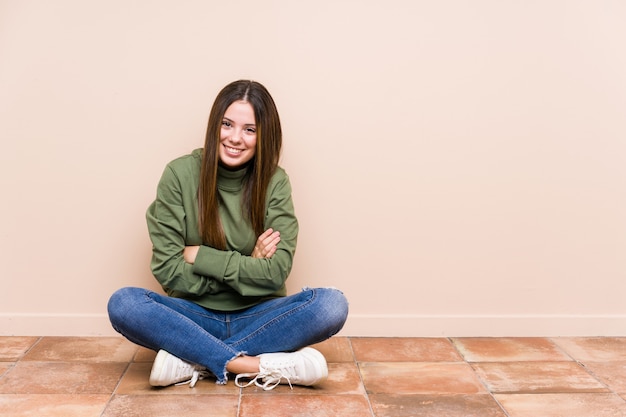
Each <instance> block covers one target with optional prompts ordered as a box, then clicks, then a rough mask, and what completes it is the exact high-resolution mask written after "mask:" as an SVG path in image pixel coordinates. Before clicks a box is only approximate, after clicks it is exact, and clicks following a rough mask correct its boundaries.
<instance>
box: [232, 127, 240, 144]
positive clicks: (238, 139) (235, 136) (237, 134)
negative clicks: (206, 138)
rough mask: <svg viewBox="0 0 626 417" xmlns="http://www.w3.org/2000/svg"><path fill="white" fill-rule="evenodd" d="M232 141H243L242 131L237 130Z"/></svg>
mask: <svg viewBox="0 0 626 417" xmlns="http://www.w3.org/2000/svg"><path fill="white" fill-rule="evenodd" d="M230 140H231V141H232V142H240V141H241V130H239V129H235V130H234V131H233V134H232V136H231V137H230Z"/></svg>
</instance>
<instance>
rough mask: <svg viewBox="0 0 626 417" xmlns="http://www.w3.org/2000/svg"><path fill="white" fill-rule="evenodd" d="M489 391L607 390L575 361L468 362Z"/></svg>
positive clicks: (555, 391)
mask: <svg viewBox="0 0 626 417" xmlns="http://www.w3.org/2000/svg"><path fill="white" fill-rule="evenodd" d="M472 366H473V367H474V369H475V370H476V373H477V374H478V376H479V377H480V378H481V379H482V380H483V381H484V382H485V384H486V386H487V389H488V390H489V391H490V392H498V393H547V392H552V393H557V392H607V391H608V390H607V389H606V387H605V386H604V385H603V384H601V383H600V382H598V381H597V380H596V379H595V378H594V377H593V376H591V375H590V374H589V373H588V372H587V371H585V369H584V368H583V367H581V366H580V365H579V364H578V363H576V362H492V363H478V364H473V365H472Z"/></svg>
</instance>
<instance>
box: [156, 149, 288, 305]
mask: <svg viewBox="0 0 626 417" xmlns="http://www.w3.org/2000/svg"><path fill="white" fill-rule="evenodd" d="M201 160H202V149H196V150H194V151H193V152H192V153H191V154H190V155H186V156H183V157H180V158H178V159H175V160H174V161H172V162H170V163H169V164H168V165H167V167H166V168H165V171H164V172H163V175H162V177H161V180H160V181H159V185H158V188H157V196H156V200H155V201H154V202H153V203H152V204H151V205H150V207H149V208H148V211H147V213H146V219H147V222H148V231H149V233H150V239H151V240H152V261H151V263H150V265H151V268H152V272H153V274H154V276H155V277H156V279H157V280H158V281H159V283H160V284H161V286H162V287H163V289H164V290H165V291H166V293H167V294H168V295H170V296H173V297H179V298H185V299H188V300H192V301H194V302H195V303H197V304H199V305H201V306H203V307H206V308H209V309H213V310H219V311H234V310H239V309H243V308H247V307H251V306H253V305H255V304H258V303H259V302H261V301H262V300H264V299H267V298H273V297H281V296H284V295H286V289H285V281H286V280H287V276H288V275H289V272H290V271H291V266H292V263H293V257H294V255H295V251H296V241H297V237H298V221H297V219H296V216H295V213H294V208H293V202H292V199H291V184H290V183H289V177H288V176H287V174H286V173H285V171H284V170H283V169H282V168H280V167H279V168H278V169H277V170H276V173H275V174H274V176H273V177H272V179H271V181H270V184H269V187H268V192H267V200H266V212H265V230H267V229H268V228H270V227H271V228H272V229H274V230H277V231H279V232H280V243H279V244H278V248H277V250H276V253H275V254H274V255H273V256H272V257H271V258H269V259H267V258H253V257H252V256H250V255H251V254H252V251H253V249H254V245H255V242H256V239H257V237H258V236H255V234H254V231H253V230H252V227H251V226H250V223H249V222H248V221H247V220H246V219H245V218H244V217H243V215H242V212H241V197H242V194H243V178H244V175H245V169H241V170H238V171H228V170H226V169H224V168H222V167H220V168H219V170H218V179H217V190H218V193H219V195H220V197H221V201H222V204H221V205H220V207H219V213H220V220H221V222H222V227H223V228H224V233H225V235H226V240H227V250H225V251H223V250H218V249H215V248H212V247H209V246H206V245H203V243H202V239H201V237H200V233H199V230H198V197H197V193H198V180H199V177H200V163H201ZM197 245H200V250H199V251H198V255H197V257H196V260H195V262H194V264H189V263H187V262H185V260H184V258H183V249H184V248H185V246H197Z"/></svg>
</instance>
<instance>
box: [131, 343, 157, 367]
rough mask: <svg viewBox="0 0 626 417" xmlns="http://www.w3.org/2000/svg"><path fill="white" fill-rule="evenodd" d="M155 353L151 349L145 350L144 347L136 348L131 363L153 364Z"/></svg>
mask: <svg viewBox="0 0 626 417" xmlns="http://www.w3.org/2000/svg"><path fill="white" fill-rule="evenodd" d="M156 355H157V353H156V352H155V351H154V350H152V349H147V348H145V347H141V346H139V347H138V348H137V353H136V354H135V357H134V358H133V362H150V363H153V362H154V358H156Z"/></svg>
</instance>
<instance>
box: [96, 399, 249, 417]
mask: <svg viewBox="0 0 626 417" xmlns="http://www.w3.org/2000/svg"><path fill="white" fill-rule="evenodd" d="M180 399H181V397H180V396H177V395H167V394H164V395H159V396H156V397H155V396H151V395H149V396H147V395H116V396H115V397H113V399H112V400H111V403H110V404H109V406H108V407H107V408H106V410H105V412H104V414H102V417H146V416H150V417H171V416H184V417H206V416H211V417H237V404H238V402H239V397H238V396H232V395H226V396H220V395H194V396H193V397H189V398H187V397H185V401H180Z"/></svg>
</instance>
